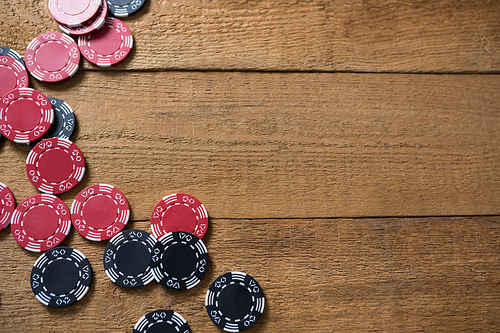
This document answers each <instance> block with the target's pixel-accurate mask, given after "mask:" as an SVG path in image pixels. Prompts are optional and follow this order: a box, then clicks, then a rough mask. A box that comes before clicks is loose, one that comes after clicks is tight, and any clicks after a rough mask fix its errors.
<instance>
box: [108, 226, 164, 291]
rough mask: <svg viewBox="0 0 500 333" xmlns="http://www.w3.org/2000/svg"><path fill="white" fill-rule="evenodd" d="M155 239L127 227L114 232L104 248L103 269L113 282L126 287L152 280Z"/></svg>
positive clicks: (142, 284)
mask: <svg viewBox="0 0 500 333" xmlns="http://www.w3.org/2000/svg"><path fill="white" fill-rule="evenodd" d="M155 244H156V239H155V238H154V237H153V236H152V235H151V234H149V233H148V232H146V231H142V230H137V229H129V230H124V231H122V232H120V233H118V234H116V235H115V236H114V237H113V238H112V239H111V240H110V241H109V243H108V245H107V246H106V249H105V250H104V257H103V262H104V269H105V271H106V274H107V275H108V277H109V278H110V280H111V281H113V282H114V283H116V284H118V285H120V286H122V287H127V288H133V287H142V286H145V285H147V284H148V283H150V282H151V281H153V279H154V277H153V272H152V270H151V267H150V263H151V254H152V251H153V247H154V246H155Z"/></svg>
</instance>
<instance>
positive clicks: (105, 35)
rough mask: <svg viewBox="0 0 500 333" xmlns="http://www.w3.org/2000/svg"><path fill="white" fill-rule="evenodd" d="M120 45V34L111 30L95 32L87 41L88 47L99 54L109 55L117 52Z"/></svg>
mask: <svg viewBox="0 0 500 333" xmlns="http://www.w3.org/2000/svg"><path fill="white" fill-rule="evenodd" d="M121 44H122V38H121V36H120V34H119V33H118V32H117V31H116V29H113V28H107V29H100V30H97V32H95V33H94V34H93V35H92V39H91V40H89V45H90V47H91V48H92V49H93V50H94V51H96V52H97V53H99V54H103V55H110V54H113V53H115V52H116V51H118V50H119V49H120V47H121Z"/></svg>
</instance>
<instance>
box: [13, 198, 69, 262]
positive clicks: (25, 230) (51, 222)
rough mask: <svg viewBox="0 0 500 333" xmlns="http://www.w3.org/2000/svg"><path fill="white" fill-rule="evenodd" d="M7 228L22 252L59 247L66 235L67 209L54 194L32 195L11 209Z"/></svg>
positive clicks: (67, 226)
mask: <svg viewBox="0 0 500 333" xmlns="http://www.w3.org/2000/svg"><path fill="white" fill-rule="evenodd" d="M10 229H11V231H12V235H14V239H15V240H16V242H17V243H18V244H19V245H21V246H22V247H23V248H25V249H26V250H29V251H33V252H43V251H46V250H49V249H51V248H53V247H56V246H57V245H59V244H60V243H61V242H62V241H63V240H64V238H66V236H67V235H68V234H69V230H70V229H71V217H70V213H69V209H68V207H67V206H66V204H65V203H64V202H63V201H62V200H61V199H59V198H58V197H56V196H54V195H49V194H37V195H34V196H32V197H29V198H28V199H26V200H24V201H23V202H21V203H20V204H19V205H18V206H17V208H16V209H15V210H14V214H13V215H12V220H11V224H10Z"/></svg>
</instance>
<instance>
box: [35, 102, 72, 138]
mask: <svg viewBox="0 0 500 333" xmlns="http://www.w3.org/2000/svg"><path fill="white" fill-rule="evenodd" d="M47 98H48V99H49V101H50V104H51V105H52V109H53V110H54V122H53V123H52V125H50V128H49V130H48V131H47V133H45V135H44V136H43V138H42V139H41V140H45V139H50V138H61V139H68V140H69V138H70V137H71V135H72V134H73V132H74V130H75V125H76V118H75V113H74V112H73V109H72V108H71V107H70V106H69V105H68V104H67V103H66V102H65V101H63V100H61V99H59V98H55V97H47ZM38 142H39V141H34V142H31V143H30V146H32V147H34V146H35V145H36V144H37V143H38Z"/></svg>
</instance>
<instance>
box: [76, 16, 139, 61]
mask: <svg viewBox="0 0 500 333" xmlns="http://www.w3.org/2000/svg"><path fill="white" fill-rule="evenodd" d="M133 44H134V41H133V38H132V33H131V32H130V29H129V28H128V27H127V26H126V25H125V23H123V22H122V21H120V20H118V19H116V18H112V17H108V18H107V19H106V22H105V23H104V26H103V27H102V28H101V29H99V30H97V32H95V33H93V34H90V35H85V36H80V37H78V46H79V47H80V52H81V53H82V55H83V56H84V57H85V59H87V60H88V61H90V62H91V63H93V64H94V65H97V66H100V67H109V66H111V65H115V64H117V63H119V62H120V61H122V60H123V59H125V57H127V55H128V54H129V53H130V50H131V49H132V46H133Z"/></svg>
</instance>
